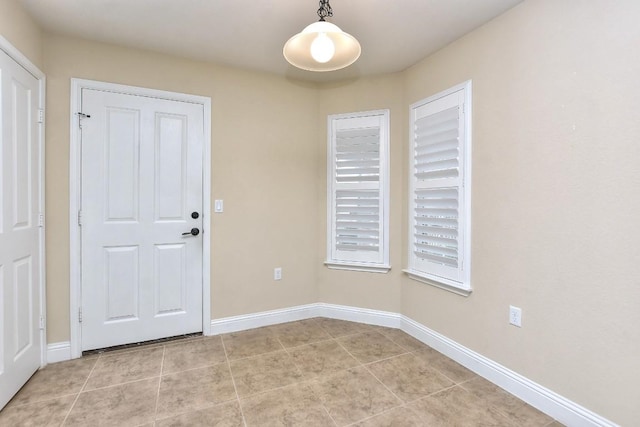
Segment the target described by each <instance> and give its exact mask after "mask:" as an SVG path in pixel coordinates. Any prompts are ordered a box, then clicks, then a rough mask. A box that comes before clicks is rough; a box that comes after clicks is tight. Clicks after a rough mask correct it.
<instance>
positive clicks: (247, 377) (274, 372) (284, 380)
mask: <svg viewBox="0 0 640 427" xmlns="http://www.w3.org/2000/svg"><path fill="white" fill-rule="evenodd" d="M230 364H231V372H232V373H233V379H234V381H235V384H236V389H237V391H238V396H240V397H244V396H249V395H252V394H256V393H260V392H263V391H267V390H271V389H274V388H277V387H283V386H285V385H289V384H292V383H294V382H298V381H300V380H302V373H301V372H300V370H298V368H297V367H296V365H295V363H293V359H292V358H291V356H289V354H288V353H287V352H286V351H284V350H282V351H277V352H273V353H267V354H263V355H260V356H255V357H251V358H247V359H240V360H232V361H231V362H230Z"/></svg>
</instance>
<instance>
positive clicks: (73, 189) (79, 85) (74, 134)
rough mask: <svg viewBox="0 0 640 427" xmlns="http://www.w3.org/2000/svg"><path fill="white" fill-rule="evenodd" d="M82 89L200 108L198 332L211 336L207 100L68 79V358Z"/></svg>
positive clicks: (75, 292)
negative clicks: (199, 281)
mask: <svg viewBox="0 0 640 427" xmlns="http://www.w3.org/2000/svg"><path fill="white" fill-rule="evenodd" d="M82 89H95V90H101V91H107V92H117V93H122V94H127V95H137V96H148V97H151V98H160V99H165V100H170V101H182V102H190V103H193V104H199V105H202V106H203V110H204V118H203V123H204V141H203V148H202V157H203V162H202V203H203V209H202V228H203V230H204V231H205V232H204V233H202V333H203V334H204V335H210V334H211V214H210V212H211V209H210V208H211V98H209V97H206V96H199V95H190V94H184V93H177V92H168V91H163V90H157V89H148V88H143V87H137V86H128V85H121V84H115V83H107V82H100V81H95V80H85V79H76V78H72V79H71V99H70V104H71V105H70V111H69V134H70V143H69V251H70V253H69V259H70V265H69V297H70V301H69V326H70V328H69V329H70V330H69V332H70V336H69V342H70V345H71V358H78V357H80V356H82V325H81V324H80V322H79V318H78V315H79V310H80V306H81V303H82V293H81V290H82V277H81V268H80V257H81V249H82V247H81V244H80V242H81V240H80V237H81V235H80V226H79V225H78V211H79V209H80V206H81V203H80V202H81V194H82V185H81V164H82V158H81V156H80V128H79V126H78V115H77V113H78V112H80V111H81V110H80V106H81V105H82Z"/></svg>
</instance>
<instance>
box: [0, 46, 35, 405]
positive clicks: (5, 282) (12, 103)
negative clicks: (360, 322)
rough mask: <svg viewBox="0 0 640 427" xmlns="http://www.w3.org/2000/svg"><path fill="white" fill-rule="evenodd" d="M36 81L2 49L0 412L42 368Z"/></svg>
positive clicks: (0, 71)
mask: <svg viewBox="0 0 640 427" xmlns="http://www.w3.org/2000/svg"><path fill="white" fill-rule="evenodd" d="M39 96H40V95H39V82H38V80H37V79H36V78H35V77H34V76H32V75H31V74H30V73H28V72H27V71H26V70H25V69H24V68H22V67H21V66H20V65H18V64H17V63H16V62H15V61H14V60H13V59H11V58H10V57H9V56H8V55H7V54H6V53H5V52H3V51H2V50H0V111H1V115H0V141H1V142H2V149H1V150H0V409H2V407H3V406H4V405H5V404H6V403H7V402H8V401H9V399H11V397H12V396H13V395H14V394H15V393H16V392H17V391H18V390H19V389H20V387H22V386H23V385H24V383H25V382H27V380H28V379H29V377H31V375H33V373H34V372H35V371H36V370H37V369H38V368H39V367H40V359H41V352H42V344H41V341H40V267H41V266H40V243H39V239H40V230H39V215H40V208H41V207H40V166H39V155H40V143H39V124H38V106H39Z"/></svg>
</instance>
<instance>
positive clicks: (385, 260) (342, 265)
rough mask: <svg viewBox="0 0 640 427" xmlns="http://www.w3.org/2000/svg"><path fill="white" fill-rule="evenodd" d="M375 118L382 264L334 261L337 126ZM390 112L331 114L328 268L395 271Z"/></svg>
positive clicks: (328, 175) (385, 110) (376, 271)
mask: <svg viewBox="0 0 640 427" xmlns="http://www.w3.org/2000/svg"><path fill="white" fill-rule="evenodd" d="M372 116H380V118H381V124H380V172H379V191H380V208H381V209H382V227H381V229H382V238H381V239H380V246H381V251H382V262H375V263H374V262H359V261H350V260H340V259H334V258H333V245H332V240H333V235H332V231H333V222H334V221H335V220H334V215H333V207H334V198H335V194H336V191H335V187H334V182H335V179H334V178H335V165H334V159H335V144H334V141H333V139H332V138H333V134H334V132H333V123H334V121H336V120H341V119H357V118H361V117H362V118H365V117H372ZM389 117H390V110H388V109H383V110H372V111H362V112H354V113H344V114H331V115H329V116H328V117H327V224H326V232H327V236H326V245H327V257H326V260H325V262H324V265H325V266H327V267H328V268H330V269H334V270H350V271H361V272H371V273H387V272H388V271H389V270H391V264H390V262H389V209H390V206H389V177H390V170H389V147H390V144H389V139H390V137H389V134H390V132H389V131H390V125H389V124H390V118H389Z"/></svg>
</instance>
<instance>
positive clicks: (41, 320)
mask: <svg viewBox="0 0 640 427" xmlns="http://www.w3.org/2000/svg"><path fill="white" fill-rule="evenodd" d="M40 329H41V330H43V329H44V316H40Z"/></svg>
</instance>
